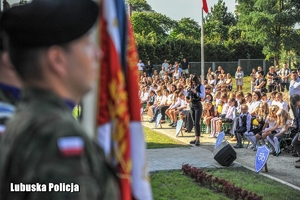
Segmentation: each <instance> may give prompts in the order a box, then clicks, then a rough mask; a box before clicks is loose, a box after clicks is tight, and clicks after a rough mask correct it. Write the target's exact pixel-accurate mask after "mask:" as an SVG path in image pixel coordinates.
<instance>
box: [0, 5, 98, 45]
mask: <svg viewBox="0 0 300 200" xmlns="http://www.w3.org/2000/svg"><path fill="white" fill-rule="evenodd" d="M98 13H99V8H98V6H97V4H96V3H95V2H93V1H92V0H33V1H32V2H31V3H29V4H26V5H22V6H16V7H13V8H11V9H9V10H7V11H5V12H4V13H3V15H2V17H1V20H0V27H1V29H2V30H3V31H4V32H6V34H7V35H8V37H9V39H10V43H11V44H13V45H15V46H20V47H30V48H31V47H47V46H51V45H55V44H66V43H68V42H71V41H73V40H75V39H77V38H79V37H81V36H83V35H84V34H85V33H87V32H88V31H89V30H90V29H91V27H92V26H93V25H94V24H95V22H96V20H97V16H98Z"/></svg>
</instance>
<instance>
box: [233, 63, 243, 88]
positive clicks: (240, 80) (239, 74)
mask: <svg viewBox="0 0 300 200" xmlns="http://www.w3.org/2000/svg"><path fill="white" fill-rule="evenodd" d="M243 78H244V72H243V71H242V67H241V66H238V67H237V69H236V72H235V79H236V89H237V91H242V90H243V85H244V81H243Z"/></svg>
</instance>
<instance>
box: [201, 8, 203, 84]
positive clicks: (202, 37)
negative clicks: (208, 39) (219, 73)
mask: <svg viewBox="0 0 300 200" xmlns="http://www.w3.org/2000/svg"><path fill="white" fill-rule="evenodd" d="M203 24H204V23H203V9H201V79H202V80H201V81H204V26H203Z"/></svg>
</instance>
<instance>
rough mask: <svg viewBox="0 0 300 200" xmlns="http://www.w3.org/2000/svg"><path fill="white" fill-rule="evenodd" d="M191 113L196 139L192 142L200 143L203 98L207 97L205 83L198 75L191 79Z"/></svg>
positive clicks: (197, 144) (191, 142)
mask: <svg viewBox="0 0 300 200" xmlns="http://www.w3.org/2000/svg"><path fill="white" fill-rule="evenodd" d="M188 96H189V99H190V101H191V103H190V107H191V110H190V114H191V117H192V120H193V124H194V127H195V139H194V140H192V141H190V144H195V145H196V146H199V145H200V140H199V137H200V118H201V116H202V104H201V99H203V98H204V97H205V89H204V85H202V84H201V83H200V81H199V79H198V77H197V76H193V78H192V79H191V88H190V90H189V94H188Z"/></svg>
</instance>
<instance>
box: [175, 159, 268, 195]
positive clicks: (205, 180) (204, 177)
mask: <svg viewBox="0 0 300 200" xmlns="http://www.w3.org/2000/svg"><path fill="white" fill-rule="evenodd" d="M181 169H182V171H183V174H185V175H188V176H190V177H191V178H194V179H195V180H196V182H197V183H199V184H201V185H202V186H206V187H209V188H210V189H212V190H215V191H217V192H223V193H225V194H226V196H227V197H229V198H233V199H237V200H238V199H245V200H262V199H263V197H262V196H258V195H257V194H255V193H252V192H249V191H247V190H243V189H242V188H240V187H237V186H235V185H234V184H232V183H230V182H229V181H227V180H225V179H219V178H218V177H213V176H212V175H208V174H206V173H205V172H204V171H203V170H201V169H197V168H196V167H192V166H190V165H188V164H184V165H182V168H181Z"/></svg>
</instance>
